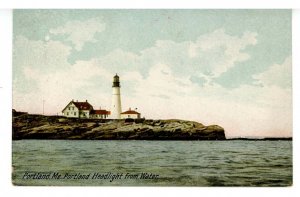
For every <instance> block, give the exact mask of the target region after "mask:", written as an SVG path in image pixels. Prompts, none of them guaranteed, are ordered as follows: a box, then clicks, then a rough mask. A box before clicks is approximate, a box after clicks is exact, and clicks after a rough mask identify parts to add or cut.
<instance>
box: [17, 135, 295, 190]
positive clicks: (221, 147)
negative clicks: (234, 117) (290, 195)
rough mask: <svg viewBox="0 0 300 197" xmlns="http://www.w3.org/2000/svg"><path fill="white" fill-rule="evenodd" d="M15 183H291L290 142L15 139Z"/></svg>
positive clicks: (251, 184) (133, 184) (231, 184)
mask: <svg viewBox="0 0 300 197" xmlns="http://www.w3.org/2000/svg"><path fill="white" fill-rule="evenodd" d="M12 146H13V158H12V166H13V168H12V169H13V171H12V182H13V183H14V184H15V185H49V186H50V185H74V186H109V185H111V186H290V185H292V177H293V173H292V170H293V168H292V141H98V140H94V141H92V140H91V141H88V140H78V141H77V140H20V141H13V144H12Z"/></svg>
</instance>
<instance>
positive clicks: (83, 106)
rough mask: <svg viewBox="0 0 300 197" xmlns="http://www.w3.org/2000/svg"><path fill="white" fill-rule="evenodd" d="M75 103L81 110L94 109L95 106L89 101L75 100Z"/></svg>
mask: <svg viewBox="0 0 300 197" xmlns="http://www.w3.org/2000/svg"><path fill="white" fill-rule="evenodd" d="M73 103H74V105H75V106H76V107H77V108H78V109H79V110H93V106H92V105H91V104H89V103H88V102H87V101H86V102H74V101H73Z"/></svg>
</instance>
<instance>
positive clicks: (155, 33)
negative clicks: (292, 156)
mask: <svg viewBox="0 0 300 197" xmlns="http://www.w3.org/2000/svg"><path fill="white" fill-rule="evenodd" d="M13 28H14V29H13V108H14V109H16V110H17V111H26V112H29V113H38V114H42V113H43V100H44V101H45V105H44V111H45V114H48V115H56V114H61V110H62V109H63V108H64V107H65V106H66V105H67V104H68V103H69V102H70V101H71V100H72V99H74V100H78V101H85V100H88V101H89V102H90V103H91V104H92V105H93V106H94V108H96V109H99V108H100V107H101V108H102V109H103V108H105V109H107V110H109V109H110V104H111V93H112V87H111V86H112V78H113V76H114V75H115V74H116V73H118V75H119V76H120V81H121V95H122V110H123V111H126V110H127V109H128V108H129V107H131V108H137V109H138V111H139V112H140V113H141V114H142V117H145V118H149V119H173V118H174V119H175V118H176V119H184V120H194V121H198V122H201V123H203V124H205V125H211V124H218V125H220V126H222V127H223V128H224V129H225V134H226V136H227V137H240V136H242V137H247V136H257V137H258V136H259V137H265V136H274V137H286V136H292V44H291V43H292V40H291V39H292V33H291V30H292V27H291V11H290V10H149V9H148V10H125V9H124V10H14V13H13Z"/></svg>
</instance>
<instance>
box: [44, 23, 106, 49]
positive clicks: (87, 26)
mask: <svg viewBox="0 0 300 197" xmlns="http://www.w3.org/2000/svg"><path fill="white" fill-rule="evenodd" d="M104 30H105V23H103V22H102V20H101V19H100V18H91V19H88V20H85V21H79V20H73V21H69V22H67V23H66V24H65V25H63V26H59V27H56V28H53V29H50V30H49V33H50V34H52V35H65V36H67V38H66V40H67V41H71V42H72V43H73V44H74V45H75V49H76V50H77V51H80V50H81V49H82V47H83V45H84V44H85V43H86V42H96V39H95V38H94V36H95V34H96V33H97V32H98V33H99V32H102V31H104Z"/></svg>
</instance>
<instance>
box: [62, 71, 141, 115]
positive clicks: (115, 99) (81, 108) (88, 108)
mask: <svg viewBox="0 0 300 197" xmlns="http://www.w3.org/2000/svg"><path fill="white" fill-rule="evenodd" d="M112 90H113V91H112V103H111V110H110V111H108V110H105V109H98V110H95V109H94V108H93V106H92V105H91V104H90V103H89V102H88V101H87V100H86V101H85V102H78V101H76V102H75V101H74V100H72V101H70V102H69V104H68V105H67V106H66V107H65V108H64V109H63V110H62V114H63V116H65V117H68V118H90V119H126V118H132V119H139V118H141V114H140V113H139V112H137V111H136V110H137V109H136V110H131V108H129V110H127V111H125V112H122V106H121V85H120V78H119V76H118V75H117V74H116V75H115V76H114V77H113V85H112Z"/></svg>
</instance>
